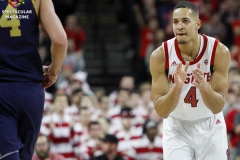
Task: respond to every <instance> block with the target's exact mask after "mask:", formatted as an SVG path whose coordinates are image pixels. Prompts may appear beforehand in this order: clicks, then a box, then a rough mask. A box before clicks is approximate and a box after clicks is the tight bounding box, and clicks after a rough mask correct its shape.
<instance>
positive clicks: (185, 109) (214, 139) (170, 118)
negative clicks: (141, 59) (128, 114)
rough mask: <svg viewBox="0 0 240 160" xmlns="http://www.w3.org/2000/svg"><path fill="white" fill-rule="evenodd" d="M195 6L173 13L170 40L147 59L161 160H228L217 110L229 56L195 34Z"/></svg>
mask: <svg viewBox="0 0 240 160" xmlns="http://www.w3.org/2000/svg"><path fill="white" fill-rule="evenodd" d="M200 26H201V20H200V19H199V11H198V8H197V6H196V5H194V4H193V3H191V2H188V1H183V2H180V3H178V4H177V5H176V6H175V8H174V10H173V32H174V35H175V37H174V38H172V39H170V40H168V41H166V42H164V43H163V44H162V45H161V46H160V47H159V48H157V49H156V50H155V51H154V52H153V53H152V55H151V59H150V71H151V75H152V98H153V101H154V108H155V110H156V112H157V113H158V115H159V116H160V117H162V118H164V120H163V154H164V159H165V160H227V149H228V144H227V133H226V125H225V120H224V117H223V113H222V109H223V107H224V103H225V99H226V94H227V90H228V70H229V66H230V53H229V50H228V48H227V47H226V46H225V45H223V44H222V43H220V42H219V41H218V40H217V39H215V38H213V37H209V36H206V35H203V34H199V33H198V30H199V28H200Z"/></svg>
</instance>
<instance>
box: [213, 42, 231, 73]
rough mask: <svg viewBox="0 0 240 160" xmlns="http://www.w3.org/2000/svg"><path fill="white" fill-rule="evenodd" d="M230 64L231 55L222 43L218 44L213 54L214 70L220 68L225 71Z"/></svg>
mask: <svg viewBox="0 0 240 160" xmlns="http://www.w3.org/2000/svg"><path fill="white" fill-rule="evenodd" d="M230 62H231V55H230V51H229V49H228V47H227V46H225V45H224V44H223V43H221V42H218V44H217V48H216V53H215V60H214V66H215V69H216V68H219V67H220V68H222V67H223V68H222V69H224V68H225V69H227V68H229V65H230ZM226 66H228V67H226Z"/></svg>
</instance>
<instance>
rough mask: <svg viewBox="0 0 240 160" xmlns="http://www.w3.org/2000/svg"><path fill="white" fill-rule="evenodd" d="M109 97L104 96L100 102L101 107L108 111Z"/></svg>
mask: <svg viewBox="0 0 240 160" xmlns="http://www.w3.org/2000/svg"><path fill="white" fill-rule="evenodd" d="M109 104H110V103H109V97H108V96H102V97H101V102H100V108H101V109H102V110H104V111H107V110H108V109H109Z"/></svg>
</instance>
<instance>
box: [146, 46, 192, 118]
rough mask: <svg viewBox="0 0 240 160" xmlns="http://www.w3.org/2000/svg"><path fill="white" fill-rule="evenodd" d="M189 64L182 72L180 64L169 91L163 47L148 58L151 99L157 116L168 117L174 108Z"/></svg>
mask: <svg viewBox="0 0 240 160" xmlns="http://www.w3.org/2000/svg"><path fill="white" fill-rule="evenodd" d="M188 66H189V63H187V64H186V66H185V68H184V70H182V69H181V68H182V63H179V64H178V67H177V69H176V71H175V73H174V81H175V84H174V85H173V87H172V88H170V89H169V85H168V79H167V76H166V73H165V58H164V52H163V47H162V46H161V47H159V48H158V49H156V50H155V51H154V52H153V53H152V55H151V58H150V71H151V75H152V99H153V102H154V108H155V110H156V112H157V114H158V115H159V116H160V117H162V118H167V117H168V115H169V114H170V113H171V112H172V111H173V110H174V109H175V108H176V106H177V103H178V101H179V98H180V94H181V91H182V87H183V84H184V81H185V80H186V71H187V69H188Z"/></svg>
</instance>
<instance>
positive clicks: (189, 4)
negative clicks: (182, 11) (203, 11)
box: [174, 1, 199, 18]
mask: <svg viewBox="0 0 240 160" xmlns="http://www.w3.org/2000/svg"><path fill="white" fill-rule="evenodd" d="M178 8H188V9H191V10H192V13H193V14H194V15H195V16H196V17H197V18H199V10H198V7H197V6H196V5H195V4H194V3H192V2H188V1H182V2H179V3H178V4H177V5H176V6H175V7H174V10H175V9H178Z"/></svg>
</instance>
